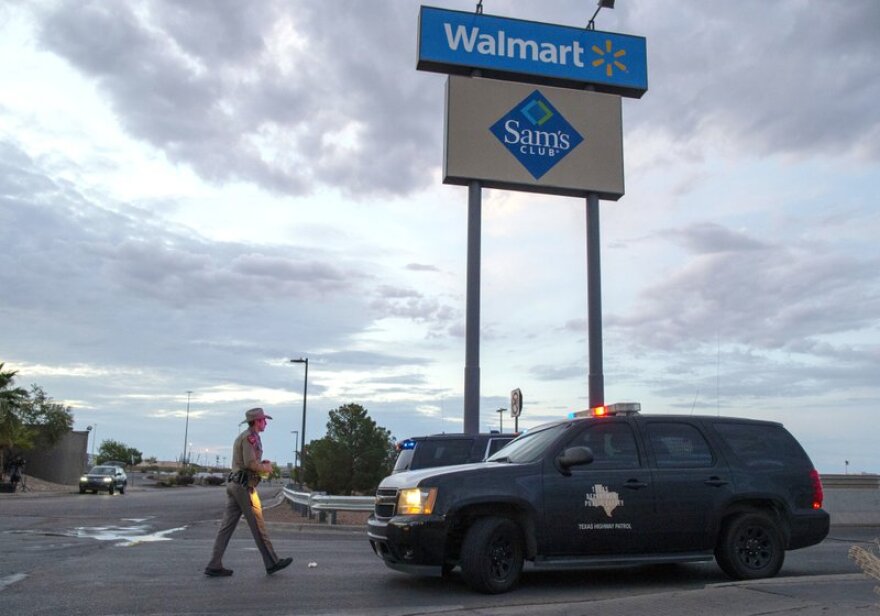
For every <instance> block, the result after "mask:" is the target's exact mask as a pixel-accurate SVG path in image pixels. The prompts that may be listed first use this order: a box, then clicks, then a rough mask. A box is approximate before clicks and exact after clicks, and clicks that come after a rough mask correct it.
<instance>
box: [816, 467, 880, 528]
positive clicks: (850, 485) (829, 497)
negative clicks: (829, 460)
mask: <svg viewBox="0 0 880 616" xmlns="http://www.w3.org/2000/svg"><path fill="white" fill-rule="evenodd" d="M822 487H823V488H824V491H825V503H824V505H823V506H822V508H823V509H824V510H825V511H827V512H828V513H829V514H831V523H832V524H834V525H835V526H880V475H822Z"/></svg>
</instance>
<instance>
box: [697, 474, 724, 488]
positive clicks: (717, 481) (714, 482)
mask: <svg viewBox="0 0 880 616" xmlns="http://www.w3.org/2000/svg"><path fill="white" fill-rule="evenodd" d="M703 483H705V484H706V485H707V486H713V487H715V488H720V487H721V486H726V485H727V484H728V483H730V482H729V481H727V480H726V479H722V478H721V477H709V478H708V479H707V480H706V481H704V482H703Z"/></svg>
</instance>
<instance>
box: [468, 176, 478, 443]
mask: <svg viewBox="0 0 880 616" xmlns="http://www.w3.org/2000/svg"><path fill="white" fill-rule="evenodd" d="M482 210H483V203H482V188H481V186H480V183H479V182H478V181H472V182H470V183H469V184H468V231H467V238H468V242H467V245H468V248H467V299H466V303H467V306H466V317H465V331H464V336H465V341H464V346H465V361H464V432H465V434H477V433H478V432H479V431H480V238H481V229H482Z"/></svg>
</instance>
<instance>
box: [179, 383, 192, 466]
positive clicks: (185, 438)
mask: <svg viewBox="0 0 880 616" xmlns="http://www.w3.org/2000/svg"><path fill="white" fill-rule="evenodd" d="M191 395H192V392H191V391H189V390H187V392H186V428H184V430H183V457H182V458H181V459H180V466H181V468H184V469H185V468H186V444H187V443H188V442H189V397H190V396H191Z"/></svg>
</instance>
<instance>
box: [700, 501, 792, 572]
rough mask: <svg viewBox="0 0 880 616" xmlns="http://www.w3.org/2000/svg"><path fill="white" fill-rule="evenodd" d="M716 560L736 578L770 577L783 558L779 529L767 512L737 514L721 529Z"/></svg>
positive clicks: (783, 552) (778, 567)
mask: <svg viewBox="0 0 880 616" xmlns="http://www.w3.org/2000/svg"><path fill="white" fill-rule="evenodd" d="M715 560H717V561H718V566H719V567H721V569H722V571H724V573H726V574H727V575H729V576H730V577H732V578H733V579H735V580H755V579H758V578H768V577H773V576H774V575H776V574H777V573H779V570H780V569H781V568H782V562H783V561H784V560H785V546H784V545H783V544H782V533H781V532H779V529H778V528H777V527H776V524H775V523H774V522H773V520H772V519H771V518H770V517H769V516H767V515H766V514H763V513H757V512H756V513H743V514H740V515H738V516H736V517H734V518H732V519H731V520H730V521H729V522H728V523H727V524H725V526H724V528H723V529H722V531H721V537H720V540H719V542H718V545H717V546H716V548H715Z"/></svg>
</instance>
